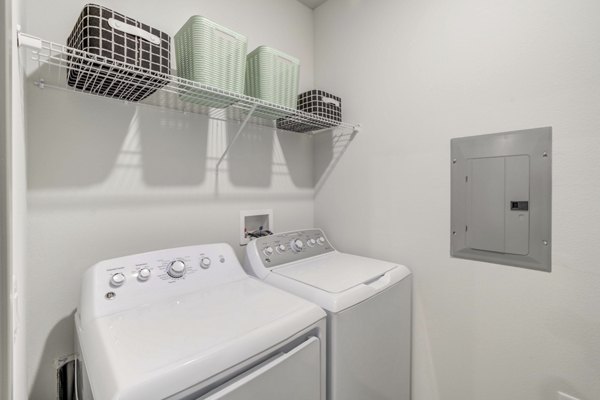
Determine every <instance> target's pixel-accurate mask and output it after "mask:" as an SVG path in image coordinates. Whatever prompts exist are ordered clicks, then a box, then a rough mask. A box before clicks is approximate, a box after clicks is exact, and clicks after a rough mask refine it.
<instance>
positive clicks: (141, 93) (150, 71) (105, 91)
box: [67, 4, 171, 101]
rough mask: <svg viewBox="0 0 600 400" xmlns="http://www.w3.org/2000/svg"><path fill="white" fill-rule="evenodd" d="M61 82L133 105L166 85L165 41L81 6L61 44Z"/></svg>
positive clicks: (130, 22) (120, 16)
mask: <svg viewBox="0 0 600 400" xmlns="http://www.w3.org/2000/svg"><path fill="white" fill-rule="evenodd" d="M67 46H68V47H71V48H73V49H75V50H74V51H73V52H71V55H69V56H68V61H67V62H68V73H67V83H68V85H69V86H72V87H74V88H76V89H79V90H83V91H86V92H91V93H94V94H98V95H102V96H110V97H116V98H119V99H122V100H127V101H139V100H142V99H144V98H146V97H148V96H150V95H151V94H152V93H154V92H155V91H156V90H158V89H160V88H161V87H163V86H165V85H166V84H167V83H168V82H169V80H168V79H169V74H170V73H171V66H170V63H171V38H170V37H169V35H167V34H166V33H164V32H161V31H159V30H158V29H155V28H152V27H151V26H148V25H146V24H143V23H141V22H138V21H136V20H134V19H132V18H129V17H127V16H125V15H123V14H119V13H117V12H115V11H112V10H110V9H108V8H106V7H102V6H99V5H96V4H87V5H85V6H84V8H83V11H82V12H81V14H80V15H79V18H78V19H77V23H76V24H75V28H73V32H71V35H70V36H69V38H68V40H67Z"/></svg>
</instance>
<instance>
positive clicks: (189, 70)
mask: <svg viewBox="0 0 600 400" xmlns="http://www.w3.org/2000/svg"><path fill="white" fill-rule="evenodd" d="M246 48H247V39H246V37H245V36H243V35H240V34H239V33H237V32H234V31H232V30H231V29H228V28H225V27H223V26H221V25H219V24H217V23H215V22H213V21H211V20H210V19H208V18H205V17H202V16H200V15H195V16H193V17H191V18H190V19H189V20H188V21H187V22H186V23H185V24H184V25H183V26H182V27H181V29H180V30H179V32H177V34H176V35H175V55H176V60H177V73H178V75H179V76H180V77H182V78H184V79H188V80H191V81H195V82H199V83H202V84H204V85H208V86H211V87H214V88H216V89H222V90H225V91H228V92H233V93H238V94H242V93H243V92H244V78H245V69H246ZM181 98H182V100H184V101H189V102H193V103H196V104H200V105H204V106H209V107H217V108H225V107H228V106H229V105H231V104H232V103H233V101H232V100H231V97H229V96H227V95H220V94H219V93H211V92H209V93H206V92H205V91H200V90H199V91H198V93H189V94H182V95H181Z"/></svg>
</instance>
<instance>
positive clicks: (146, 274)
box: [138, 268, 150, 281]
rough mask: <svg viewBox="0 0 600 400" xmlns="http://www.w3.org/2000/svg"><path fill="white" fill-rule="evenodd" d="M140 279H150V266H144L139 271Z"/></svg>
mask: <svg viewBox="0 0 600 400" xmlns="http://www.w3.org/2000/svg"><path fill="white" fill-rule="evenodd" d="M138 279H139V280H140V281H147V280H148V279H150V269H149V268H142V269H140V270H139V271H138Z"/></svg>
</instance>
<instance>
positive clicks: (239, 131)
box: [216, 104, 258, 174]
mask: <svg viewBox="0 0 600 400" xmlns="http://www.w3.org/2000/svg"><path fill="white" fill-rule="evenodd" d="M257 106H258V104H254V105H253V106H252V108H251V109H250V111H248V115H246V118H244V121H243V122H242V125H240V128H239V129H238V130H237V132H236V133H235V136H234V137H233V139H231V142H230V143H229V144H228V145H227V148H225V151H224V152H223V154H222V155H221V158H219V161H217V167H216V170H217V174H218V173H219V168H220V167H221V163H222V162H223V160H224V159H225V157H226V156H227V154H228V153H229V151H230V150H231V148H232V147H233V145H234V144H235V142H236V141H237V140H238V138H239V137H240V134H241V133H242V131H243V130H244V128H245V127H246V124H247V123H248V121H249V120H250V118H251V117H252V114H254V110H256V107H257Z"/></svg>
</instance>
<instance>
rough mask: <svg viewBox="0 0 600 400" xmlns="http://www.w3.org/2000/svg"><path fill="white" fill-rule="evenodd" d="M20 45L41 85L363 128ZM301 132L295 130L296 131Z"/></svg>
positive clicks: (46, 44)
mask: <svg viewBox="0 0 600 400" xmlns="http://www.w3.org/2000/svg"><path fill="white" fill-rule="evenodd" d="M19 46H20V47H24V48H27V51H28V55H30V56H31V59H32V61H33V62H34V63H36V67H37V71H36V75H37V76H39V77H38V79H37V80H36V84H37V85H38V86H40V87H46V86H47V87H54V88H60V89H66V90H70V91H75V92H82V93H87V94H91V95H96V96H102V97H106V98H111V99H115V100H122V101H130V99H132V98H134V99H142V100H140V101H139V102H136V104H147V105H152V106H157V107H161V108H166V109H170V110H176V111H181V112H184V113H188V112H189V113H197V114H205V115H209V116H211V117H212V118H214V117H216V118H222V119H227V120H236V121H243V122H244V125H245V123H246V122H250V123H252V124H255V125H263V126H269V127H273V128H275V127H276V120H277V119H279V118H284V119H285V121H286V123H298V124H302V125H305V126H310V128H311V131H309V132H304V133H302V134H315V133H318V132H321V131H323V130H331V129H334V130H336V131H341V132H343V134H354V133H356V132H357V131H358V129H359V126H358V125H354V124H350V123H346V122H338V121H334V120H331V119H328V118H323V117H321V116H317V115H314V114H310V113H306V112H303V111H299V110H295V109H292V108H288V107H283V106H279V105H276V104H273V103H269V102H266V101H263V100H260V99H256V98H253V97H249V96H245V95H242V94H237V93H232V92H228V91H225V90H220V89H217V88H214V87H211V86H207V85H203V84H201V83H198V82H194V81H190V80H187V79H183V78H180V77H177V76H176V75H173V74H162V73H158V72H154V71H151V70H148V69H143V68H141V67H137V66H131V65H128V64H125V63H121V62H118V61H115V60H110V59H106V58H104V57H101V56H97V55H94V54H90V53H87V52H84V51H81V50H77V49H74V48H70V47H67V46H65V45H62V44H58V43H54V42H50V41H47V40H43V39H40V38H37V37H34V36H31V35H27V34H25V33H19ZM294 133H296V132H294Z"/></svg>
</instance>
